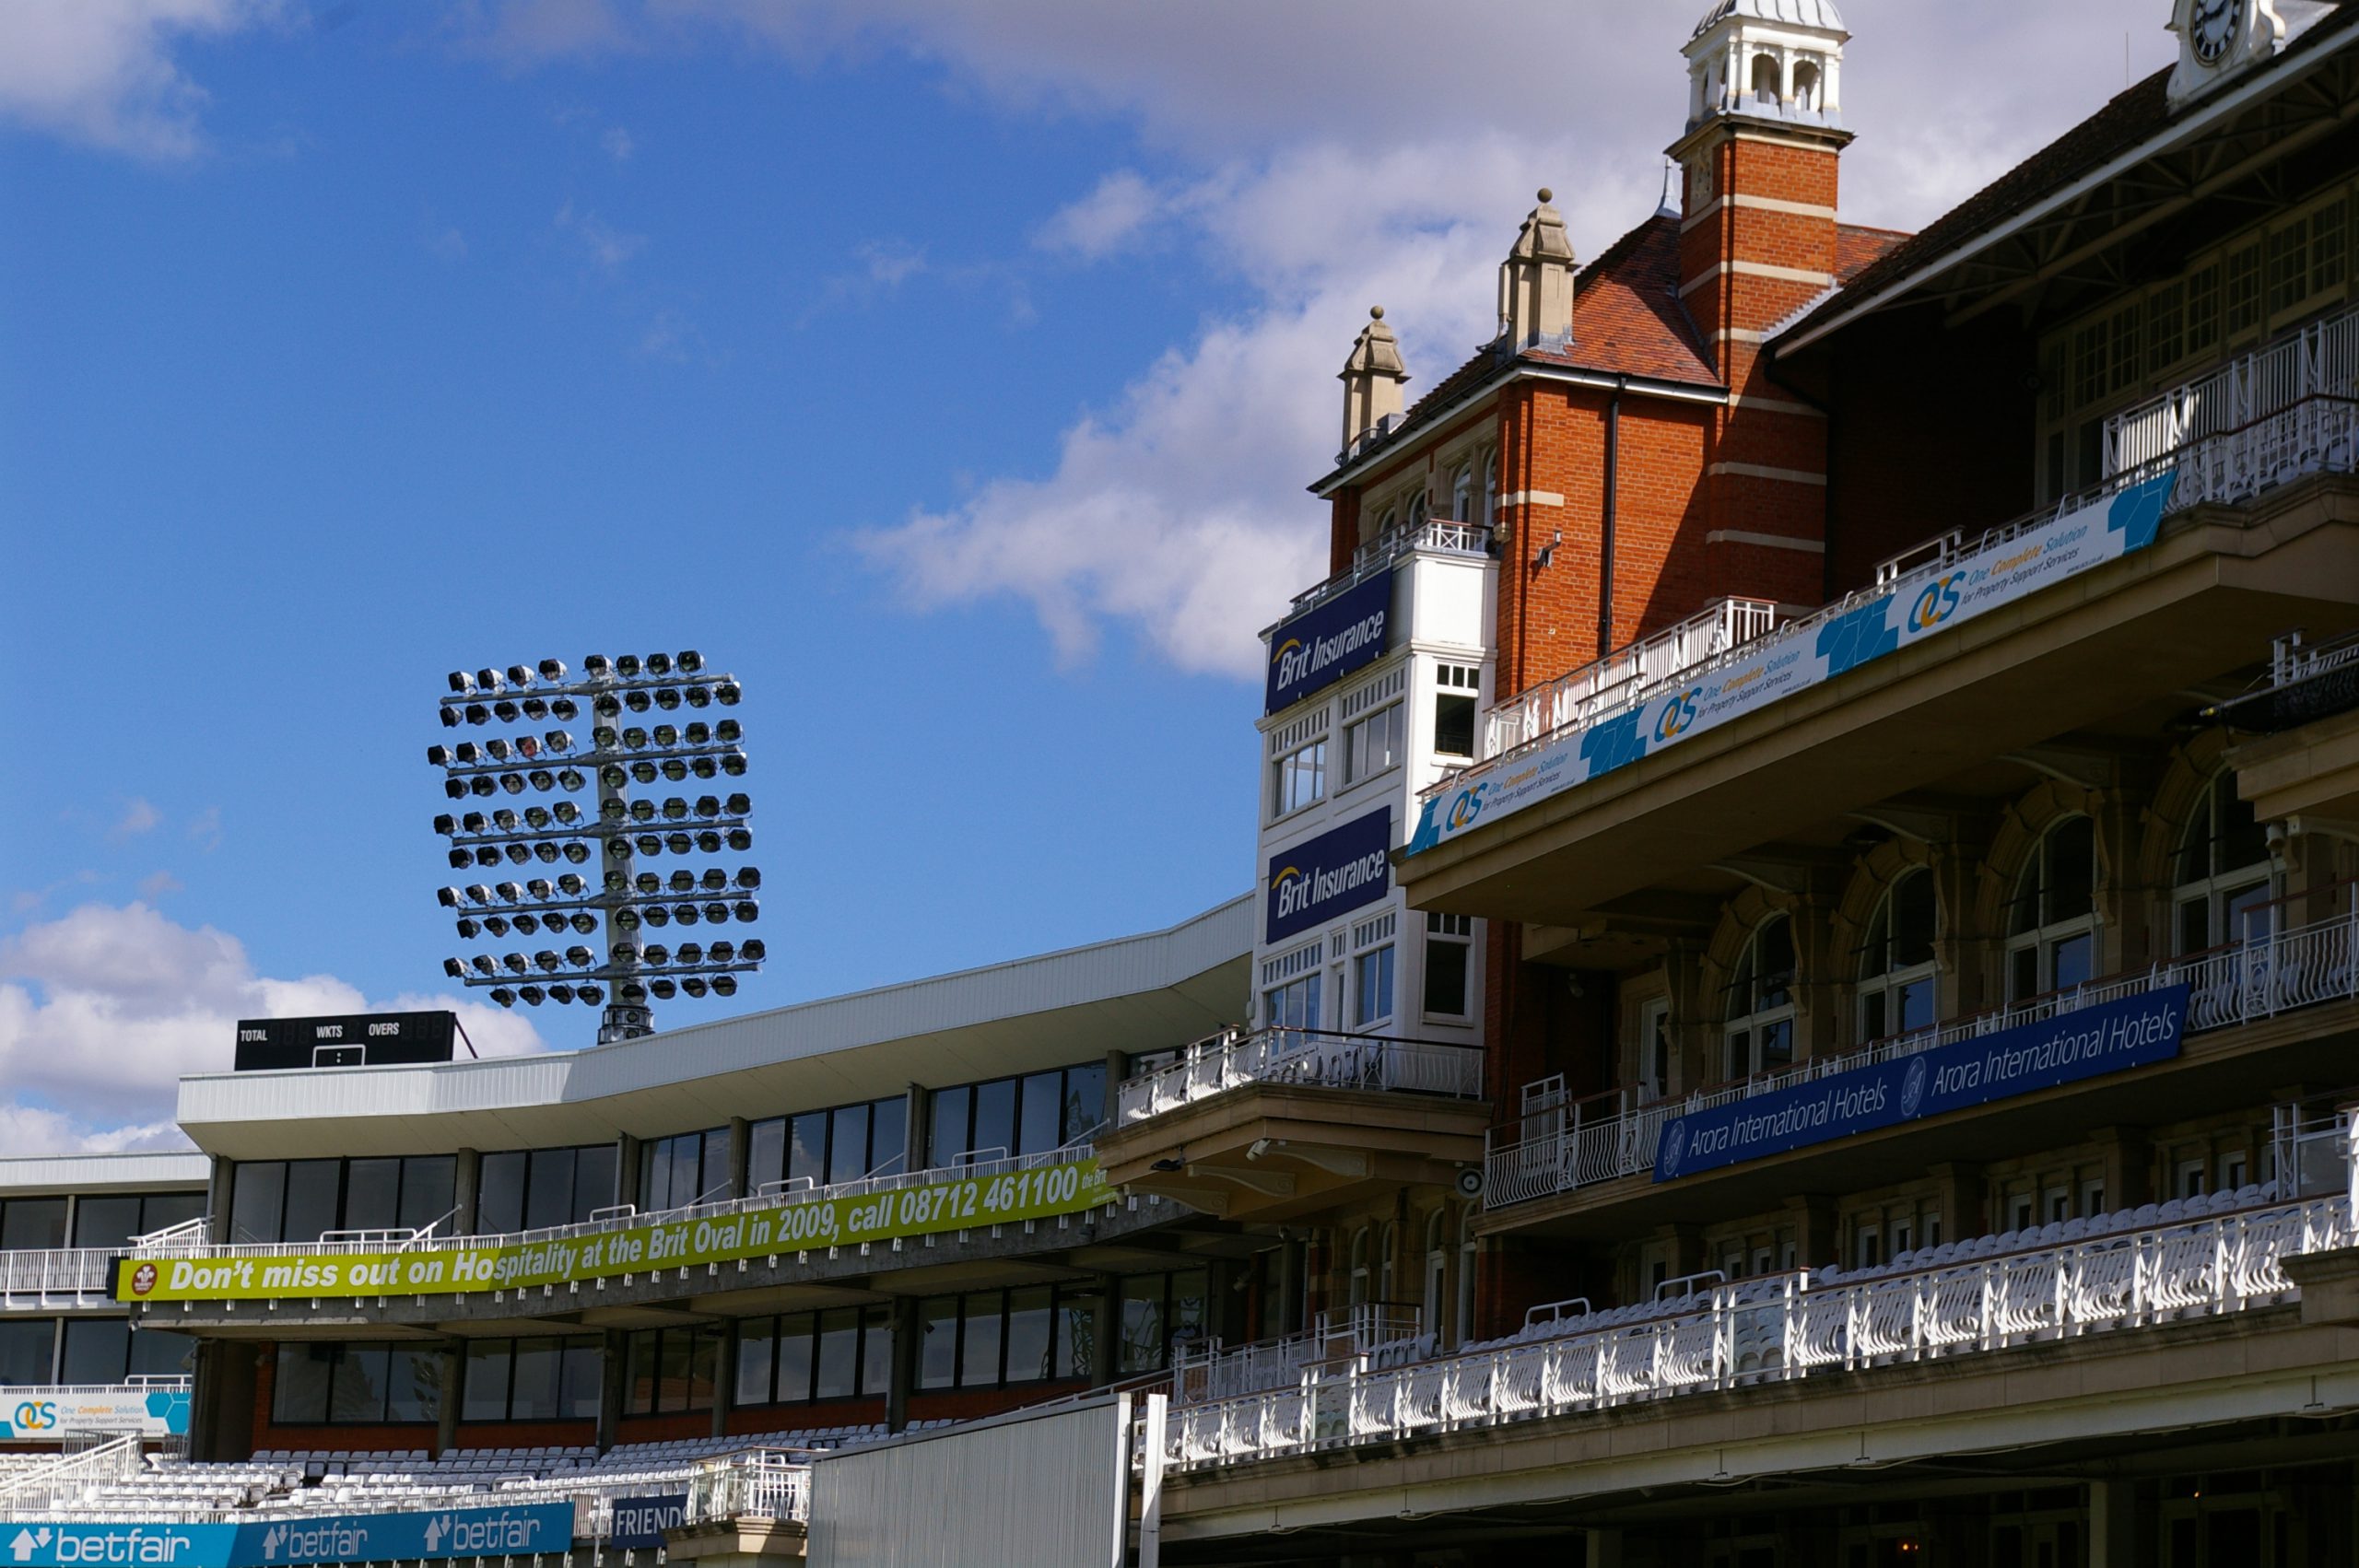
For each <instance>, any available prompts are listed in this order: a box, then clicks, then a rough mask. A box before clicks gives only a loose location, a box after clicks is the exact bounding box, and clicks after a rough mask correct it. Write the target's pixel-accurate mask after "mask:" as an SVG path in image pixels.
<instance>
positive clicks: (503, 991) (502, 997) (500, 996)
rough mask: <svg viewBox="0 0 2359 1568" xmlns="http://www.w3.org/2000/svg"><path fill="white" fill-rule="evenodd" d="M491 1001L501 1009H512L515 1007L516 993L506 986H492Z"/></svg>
mask: <svg viewBox="0 0 2359 1568" xmlns="http://www.w3.org/2000/svg"><path fill="white" fill-rule="evenodd" d="M491 1000H494V1001H496V1002H498V1003H499V1005H500V1006H502V1007H513V1006H515V1005H516V993H515V992H514V991H511V990H510V989H508V988H507V987H506V986H494V987H492V988H491Z"/></svg>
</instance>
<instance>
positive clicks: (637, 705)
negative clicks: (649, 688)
mask: <svg viewBox="0 0 2359 1568" xmlns="http://www.w3.org/2000/svg"><path fill="white" fill-rule="evenodd" d="M623 706H624V707H625V708H629V709H630V710H631V711H632V712H633V713H644V712H646V711H647V710H648V709H649V708H652V707H654V706H655V699H654V698H653V697H651V696H648V695H647V692H646V690H645V688H643V687H639V686H634V687H632V688H631V689H630V690H629V691H627V692H625V693H623Z"/></svg>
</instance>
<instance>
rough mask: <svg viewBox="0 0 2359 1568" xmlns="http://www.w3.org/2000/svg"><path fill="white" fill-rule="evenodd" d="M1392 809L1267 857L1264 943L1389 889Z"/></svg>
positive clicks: (1382, 808)
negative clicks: (1267, 896) (1268, 866)
mask: <svg viewBox="0 0 2359 1568" xmlns="http://www.w3.org/2000/svg"><path fill="white" fill-rule="evenodd" d="M1391 856H1392V808H1391V806H1379V807H1378V808H1377V809H1376V810H1375V811H1372V812H1370V813H1367V815H1366V816H1364V817H1356V818H1354V819H1353V820H1352V821H1350V822H1347V823H1345V824H1344V825H1343V826H1341V827H1331V828H1329V829H1328V830H1327V831H1326V832H1324V833H1322V834H1320V836H1319V837H1316V838H1306V839H1304V840H1303V841H1302V842H1301V843H1299V844H1297V845H1296V846H1295V847H1294V848H1291V849H1282V850H1280V851H1279V852H1278V853H1277V854H1274V855H1273V856H1271V857H1270V873H1269V874H1270V905H1269V911H1270V912H1269V919H1268V921H1267V922H1266V924H1265V926H1264V930H1265V932H1266V934H1265V935H1264V936H1263V937H1262V941H1264V942H1284V941H1285V939H1286V938H1287V937H1290V936H1292V935H1294V933H1295V932H1297V931H1299V930H1309V928H1311V927H1312V926H1315V925H1317V924H1319V923H1320V921H1321V920H1326V919H1332V918H1333V917H1335V916H1337V915H1340V914H1342V913H1344V911H1345V910H1347V909H1356V908H1358V907H1360V906H1361V905H1363V904H1373V903H1375V902H1376V901H1377V900H1378V899H1379V898H1381V897H1383V896H1384V895H1385V894H1387V893H1388V892H1390V891H1391V887H1392V859H1391Z"/></svg>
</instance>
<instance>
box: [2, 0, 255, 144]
mask: <svg viewBox="0 0 2359 1568" xmlns="http://www.w3.org/2000/svg"><path fill="white" fill-rule="evenodd" d="M282 9H283V7H282V6H280V5H279V4H278V0H10V3H9V4H7V5H5V6H0V115H6V117H8V118H10V119H13V120H16V121H18V122H20V123H24V124H27V125H30V126H32V127H34V128H35V129H37V130H41V131H45V132H49V133H51V134H53V135H61V136H65V137H67V138H69V139H71V140H74V141H79V142H86V143H88V144H90V145H92V146H100V147H106V148H110V149H112V150H115V151H120V152H127V153H132V154H135V155H137V156H139V157H143V158H159V159H170V158H187V157H189V156H191V155H192V154H194V153H195V152H196V151H198V150H199V149H200V147H202V146H203V145H204V132H203V127H202V125H201V123H200V119H199V117H200V115H201V114H202V112H203V111H204V109H205V103H206V101H207V99H208V95H207V94H206V92H205V89H204V88H202V87H200V86H198V85H197V84H196V83H195V82H194V81H193V80H191V79H190V78H189V77H188V76H186V75H185V74H184V73H183V72H182V70H181V68H180V67H179V66H178V65H177V64H174V63H173V60H172V57H171V51H172V48H173V46H174V45H175V44H177V43H179V42H181V41H183V40H185V39H190V38H202V37H219V36H223V35H226V34H229V33H233V32H236V31H239V30H241V29H245V28H248V27H252V26H253V25H255V24H256V23H258V22H261V21H264V20H267V19H270V18H275V17H276V16H278V15H279V14H280V13H281V11H282Z"/></svg>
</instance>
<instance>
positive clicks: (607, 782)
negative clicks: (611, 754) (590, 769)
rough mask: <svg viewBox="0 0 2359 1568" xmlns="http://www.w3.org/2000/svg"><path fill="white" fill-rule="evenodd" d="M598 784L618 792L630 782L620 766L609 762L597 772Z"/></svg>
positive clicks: (628, 776)
mask: <svg viewBox="0 0 2359 1568" xmlns="http://www.w3.org/2000/svg"><path fill="white" fill-rule="evenodd" d="M598 782H599V783H601V784H604V786H605V787H606V788H607V789H609V790H619V789H621V788H622V787H623V786H624V785H626V784H628V783H629V782H630V775H629V774H628V773H625V772H624V771H623V770H622V766H621V765H620V764H618V763H612V762H610V763H608V764H607V765H606V766H604V767H602V768H600V769H599V770H598Z"/></svg>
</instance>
